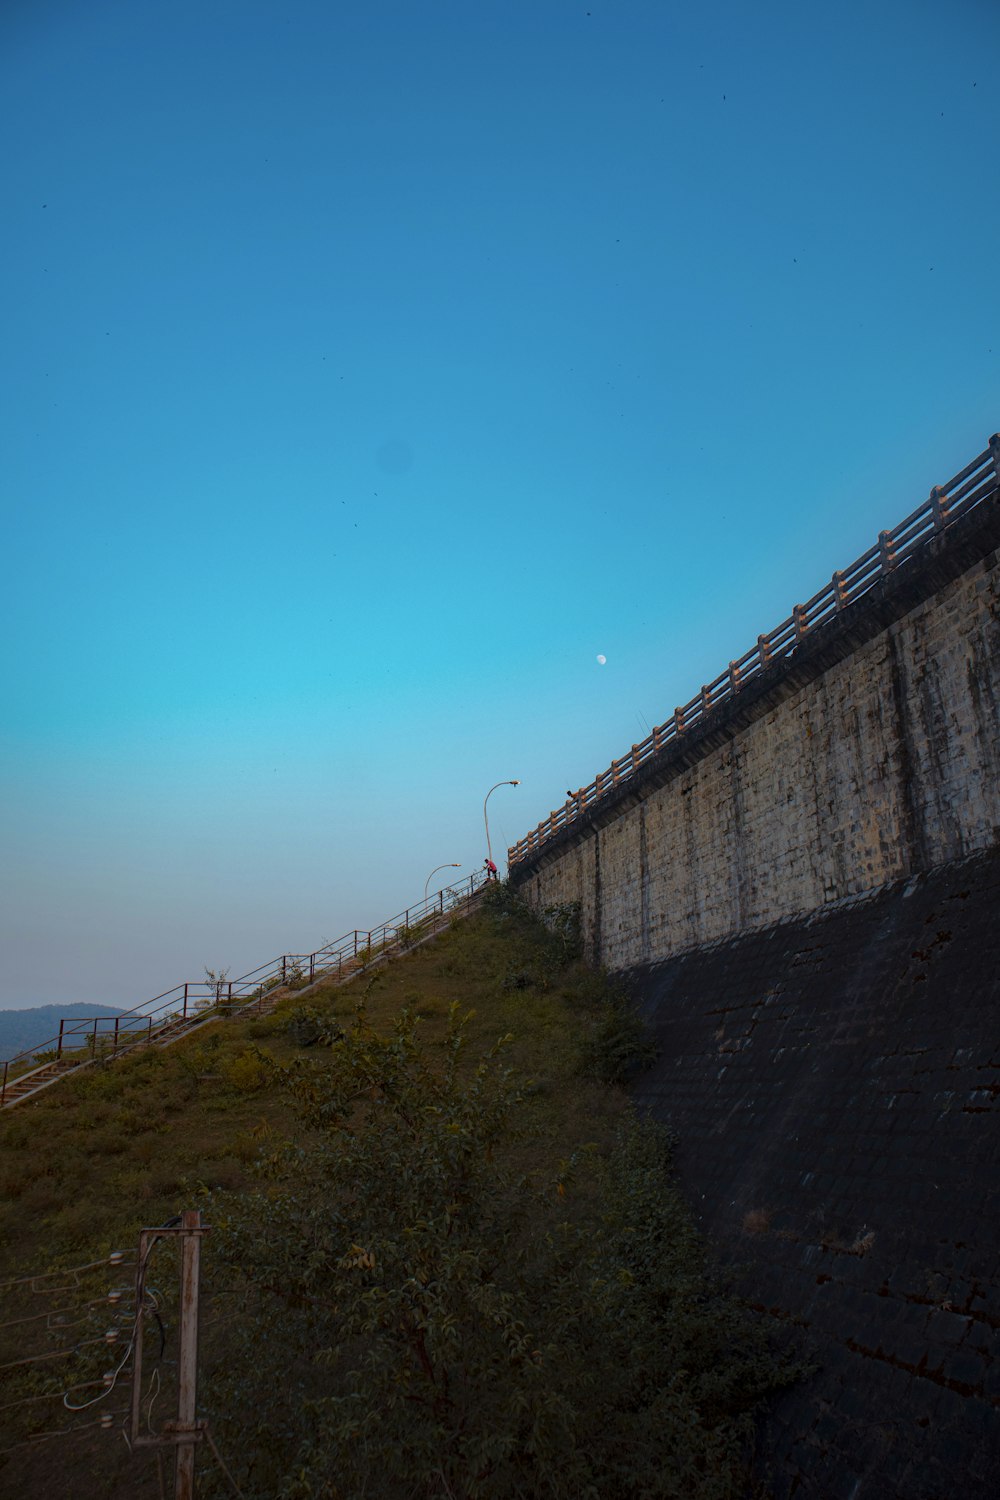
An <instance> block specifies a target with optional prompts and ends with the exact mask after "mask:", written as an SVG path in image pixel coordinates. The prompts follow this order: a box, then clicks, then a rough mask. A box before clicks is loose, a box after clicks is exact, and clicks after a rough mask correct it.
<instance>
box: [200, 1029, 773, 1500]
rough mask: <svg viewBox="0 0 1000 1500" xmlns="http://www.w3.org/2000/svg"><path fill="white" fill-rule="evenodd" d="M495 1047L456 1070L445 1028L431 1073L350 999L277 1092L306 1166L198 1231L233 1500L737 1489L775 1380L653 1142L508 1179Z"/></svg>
mask: <svg viewBox="0 0 1000 1500" xmlns="http://www.w3.org/2000/svg"><path fill="white" fill-rule="evenodd" d="M509 1040H510V1039H509V1038H504V1039H503V1040H502V1041H501V1042H499V1043H498V1044H497V1045H496V1046H495V1047H494V1048H493V1049H492V1050H491V1051H490V1052H488V1053H487V1054H486V1055H485V1056H484V1057H482V1058H481V1059H480V1060H479V1062H478V1063H477V1064H475V1065H474V1066H473V1065H471V1064H468V1065H467V1064H466V1063H465V1061H464V1052H465V1047H466V1041H465V1034H464V1027H463V1023H462V1021H461V1020H460V1019H459V1017H458V1014H457V1012H456V1010H455V1008H454V1007H453V1008H452V1014H451V1024H450V1028H449V1031H448V1035H447V1040H446V1044H445V1048H444V1063H443V1065H442V1064H441V1062H440V1059H439V1058H438V1057H435V1059H434V1061H433V1062H432V1060H431V1058H430V1056H429V1055H426V1054H425V1053H424V1051H423V1050H422V1049H421V1047H420V1046H419V1045H418V1042H417V1038H416V1033H415V1022H414V1020H413V1019H412V1017H411V1015H410V1014H409V1013H404V1014H403V1015H402V1016H401V1018H400V1019H399V1020H398V1022H397V1023H396V1025H395V1027H394V1029H393V1031H392V1032H391V1033H390V1034H388V1035H381V1034H379V1033H378V1032H376V1031H375V1030H374V1029H373V1028H372V1027H371V1026H370V1025H369V1023H368V1020H367V1015H366V1010H365V1004H364V1001H363V1000H362V1001H361V1002H360V1003H359V1006H358V1010H357V1014H356V1016H355V1021H354V1025H353V1028H352V1030H351V1031H350V1033H349V1034H348V1036H347V1037H346V1038H345V1039H344V1041H343V1042H342V1044H341V1045H340V1046H338V1047H337V1049H336V1050H335V1051H334V1052H333V1053H332V1054H331V1057H330V1060H329V1063H328V1066H326V1067H321V1066H318V1065H317V1063H316V1062H314V1061H313V1060H312V1059H309V1058H299V1059H296V1061H295V1062H294V1063H293V1064H291V1065H290V1066H289V1067H287V1068H284V1069H281V1070H279V1072H280V1076H281V1077H282V1078H283V1080H284V1082H285V1084H286V1086H287V1087H288V1088H289V1090H290V1091H291V1093H292V1095H293V1097H294V1098H295V1100H296V1101H297V1105H298V1108H299V1110H300V1111H301V1113H302V1115H303V1117H304V1121H305V1124H306V1125H307V1126H308V1127H309V1130H310V1134H309V1135H308V1136H306V1137H305V1140H306V1141H307V1142H308V1144H303V1143H302V1142H301V1141H300V1142H299V1143H296V1144H289V1145H287V1146H285V1147H279V1148H278V1149H273V1148H272V1149H270V1154H269V1155H268V1156H267V1159H266V1161H265V1162H264V1163H263V1170H265V1172H266V1174H267V1175H268V1176H269V1178H270V1179H271V1180H270V1181H269V1182H267V1183H266V1185H265V1186H264V1187H263V1188H262V1190H261V1191H260V1192H258V1193H257V1194H254V1195H251V1196H250V1197H249V1198H247V1197H243V1198H240V1199H238V1200H228V1201H226V1200H222V1201H220V1202H218V1203H216V1205H215V1211H214V1214H213V1219H214V1222H215V1224H216V1235H215V1240H216V1246H215V1249H216V1251H217V1252H219V1251H221V1253H222V1255H223V1258H224V1260H225V1262H226V1264H227V1265H228V1267H229V1274H230V1277H231V1280H232V1283H233V1288H234V1289H235V1290H236V1291H238V1292H239V1294H240V1301H241V1303H242V1308H241V1312H240V1313H239V1314H237V1313H236V1310H235V1308H234V1318H235V1322H234V1324H233V1325H232V1326H233V1327H234V1328H235V1330H236V1331H237V1336H239V1337H241V1338H242V1341H243V1352H242V1357H241V1358H239V1359H233V1358H232V1357H231V1358H230V1377H229V1386H228V1389H225V1388H223V1389H218V1388H217V1391H216V1395H217V1399H218V1408H217V1411H216V1412H215V1413H214V1414H213V1423H215V1424H216V1425H217V1426H218V1428H219V1429H221V1436H220V1441H221V1443H222V1446H223V1447H224V1448H225V1449H226V1450H227V1451H228V1452H230V1453H232V1452H235V1451H236V1450H237V1449H239V1450H240V1451H241V1452H242V1453H243V1454H244V1455H245V1458H244V1461H243V1464H242V1466H241V1470H240V1473H239V1483H240V1485H241V1488H242V1489H243V1491H244V1494H245V1495H246V1496H247V1497H248V1500H250V1497H257V1500H263V1497H268V1500H279V1497H280V1500H311V1497H317V1500H319V1497H332V1496H337V1497H338V1500H339V1497H343V1500H349V1497H350V1500H354V1497H358V1500H360V1497H361V1496H367V1497H369V1500H374V1497H385V1500H395V1497H400V1500H402V1497H404V1496H405V1497H420V1500H424V1497H426V1500H431V1497H438V1496H448V1495H452V1496H462V1497H467V1500H471V1497H474V1496H475V1497H478V1500H508V1497H510V1500H513V1497H515V1496H529V1495H546V1496H551V1497H553V1500H560V1497H565V1500H584V1497H591V1500H597V1497H611V1496H614V1497H616V1500H619V1497H621V1500H629V1497H636V1500H638V1497H639V1496H642V1497H654V1496H655V1497H677V1500H680V1497H684V1500H694V1497H703V1500H726V1497H733V1496H736V1495H737V1494H738V1493H739V1492H740V1489H741V1486H742V1480H743V1477H744V1476H743V1473H742V1465H741V1451H742V1445H743V1443H744V1441H745V1439H746V1437H747V1435H748V1433H749V1430H750V1421H751V1417H750V1413H751V1411H752V1408H753V1406H754V1403H755V1401H756V1400H757V1398H758V1397H759V1396H760V1395H761V1394H763V1393H764V1392H765V1391H767V1390H769V1389H772V1388H773V1387H774V1385H775V1384H776V1382H777V1380H778V1379H779V1372H778V1371H777V1370H776V1367H775V1366H774V1365H773V1363H772V1362H771V1361H770V1359H769V1357H768V1355H767V1354H766V1351H765V1350H764V1347H763V1345H762V1343H761V1341H760V1339H759V1338H758V1337H757V1336H756V1335H754V1334H753V1332H752V1331H751V1330H749V1329H748V1328H747V1326H745V1324H744V1323H743V1320H742V1316H741V1314H740V1313H739V1312H738V1311H737V1309H736V1308H735V1306H734V1305H732V1304H730V1303H728V1302H726V1301H725V1300H724V1299H723V1298H721V1297H720V1296H719V1295H718V1294H717V1293H716V1292H714V1291H713V1289H712V1288H711V1286H710V1285H709V1284H708V1283H707V1282H706V1280H705V1279H704V1277H703V1275H702V1271H701V1258H700V1251H699V1248H698V1244H697V1241H696V1237H695V1235H694V1233H693V1231H692V1229H691V1226H690V1223H689V1221H688V1219H687V1217H686V1214H685V1212H684V1209H683V1207H682V1204H681V1202H680V1199H679V1197H678V1195H677V1192H676V1191H675V1189H674V1188H673V1186H672V1185H671V1182H670V1179H669V1176H668V1175H667V1156H666V1143H665V1138H664V1137H663V1135H662V1133H661V1132H659V1131H658V1130H656V1129H655V1128H654V1127H652V1126H645V1125H642V1126H640V1125H637V1124H633V1125H632V1126H630V1127H629V1128H628V1129H627V1130H626V1131H625V1132H624V1133H623V1134H622V1136H621V1139H620V1141H619V1143H618V1146H617V1148H616V1150H615V1152H614V1153H613V1156H612V1158H611V1159H610V1160H609V1161H607V1162H606V1163H601V1162H600V1161H594V1160H592V1158H591V1157H590V1156H589V1155H587V1154H584V1156H583V1157H581V1159H580V1161H578V1162H568V1163H565V1164H564V1165H563V1167H562V1169H561V1170H560V1171H559V1173H558V1175H557V1177H556V1178H555V1180H552V1181H544V1182H541V1183H537V1182H536V1183H530V1182H528V1181H527V1180H525V1179H523V1178H519V1177H517V1176H515V1175H513V1174H512V1173H511V1172H510V1171H509V1170H508V1169H507V1168H506V1167H505V1166H504V1165H503V1160H504V1146H505V1143H506V1142H508V1141H509V1139H510V1138H511V1136H512V1134H514V1133H515V1132H516V1131H517V1130H518V1129H520V1128H523V1112H522V1110H521V1092H520V1090H519V1088H518V1086H517V1083H516V1081H515V1080H514V1078H513V1077H512V1075H511V1073H510V1071H509V1069H508V1068H507V1067H506V1065H505V1062H504V1057H505V1053H506V1050H507V1044H508V1042H509ZM265 1149H268V1147H265ZM583 1179H586V1181H584V1180H583ZM578 1186H579V1188H580V1189H585V1190H581V1191H578ZM595 1194H596V1198H597V1204H598V1208H597V1211H596V1212H595V1211H594V1209H593V1207H590V1208H586V1207H584V1205H587V1204H593V1201H594V1198H595ZM230 1412H233V1413H238V1418H236V1419H230V1418H229V1417H228V1416H227V1413H230ZM251 1414H252V1415H251ZM205 1483H206V1486H207V1487H208V1488H209V1490H210V1492H212V1493H218V1494H222V1493H223V1492H224V1491H223V1490H222V1489H221V1488H217V1489H216V1490H214V1491H212V1490H211V1486H212V1485H213V1484H215V1485H218V1484H219V1481H218V1480H217V1479H213V1478H212V1476H211V1474H210V1473H209V1472H207V1471H206V1474H205Z"/></svg>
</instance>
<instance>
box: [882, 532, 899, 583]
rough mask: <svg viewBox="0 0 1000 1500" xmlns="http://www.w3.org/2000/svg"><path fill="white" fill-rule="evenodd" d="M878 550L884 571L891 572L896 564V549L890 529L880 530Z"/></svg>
mask: <svg viewBox="0 0 1000 1500" xmlns="http://www.w3.org/2000/svg"><path fill="white" fill-rule="evenodd" d="M878 551H879V557H880V559H881V563H882V572H883V573H891V572H892V570H893V568H894V567H895V566H896V549H895V548H894V547H893V545H892V537H891V536H890V534H889V532H888V531H880V532H879V534H878Z"/></svg>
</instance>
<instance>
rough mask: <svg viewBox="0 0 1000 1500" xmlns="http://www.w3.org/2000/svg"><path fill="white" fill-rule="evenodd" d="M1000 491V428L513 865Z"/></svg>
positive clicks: (580, 796)
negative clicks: (980, 449)
mask: <svg viewBox="0 0 1000 1500" xmlns="http://www.w3.org/2000/svg"><path fill="white" fill-rule="evenodd" d="M998 490H1000V434H994V436H993V437H991V438H990V441H989V447H988V448H986V449H985V451H984V452H982V453H980V454H979V456H978V457H977V458H974V459H973V460H972V462H971V463H970V464H966V466H965V468H964V469H963V470H962V471H961V473H959V474H956V475H955V477H954V478H953V479H950V480H949V481H948V483H947V484H942V485H935V486H934V488H933V489H932V490H931V492H930V496H929V498H928V499H927V500H925V501H924V502H923V504H922V505H919V506H918V507H917V509H916V510H915V511H913V512H912V513H911V514H910V515H908V516H907V517H906V518H905V520H902V521H900V523H899V525H898V526H895V527H893V529H892V530H891V531H880V532H879V537H878V541H877V542H876V543H875V545H874V546H872V547H869V548H868V551H867V552H864V553H862V555H861V556H860V557H858V558H856V559H855V560H854V562H852V563H851V565H850V567H848V568H844V569H843V570H841V571H838V572H836V573H834V575H833V577H832V578H831V580H830V582H829V583H827V584H824V586H823V588H821V589H820V590H819V591H818V592H817V593H815V594H813V596H812V598H811V599H807V600H806V602H805V603H804V604H796V605H795V606H794V608H793V610H792V613H791V614H790V615H789V617H788V619H787V620H782V622H781V624H780V625H776V626H775V627H774V629H773V630H771V631H769V632H768V634H767V635H759V636H758V637H757V642H756V645H754V646H751V647H750V650H749V651H745V652H744V653H743V655H742V656H741V657H739V658H738V659H737V660H736V661H731V662H730V663H729V666H728V667H727V668H726V670H725V671H724V672H720V673H719V675H718V677H716V678H715V679H714V681H712V682H709V683H706V684H705V686H704V687H702V688H701V690H700V691H699V692H698V693H696V694H695V696H694V697H693V698H692V699H691V701H690V702H689V703H684V704H682V705H680V706H679V707H678V708H675V709H674V712H673V714H672V715H671V716H670V718H669V719H667V721H666V723H664V724H658V725H657V726H656V728H655V729H653V730H652V732H651V733H650V735H649V737H648V738H647V739H645V740H642V741H641V743H639V744H637V745H633V746H632V748H631V750H630V751H629V753H628V754H627V755H623V756H622V757H621V759H620V760H613V761H612V762H611V765H610V766H609V767H608V769H607V770H606V771H600V772H599V773H598V774H597V776H596V777H595V778H594V780H593V781H592V782H591V783H590V785H589V786H585V787H581V788H580V789H579V791H577V792H574V793H571V794H570V796H569V797H568V798H567V800H566V802H565V803H564V804H563V805H562V807H558V808H556V809H555V810H554V811H553V812H551V813H550V814H549V816H548V817H547V818H544V819H543V820H542V822H541V823H539V824H538V826H537V827H536V828H534V829H532V831H531V832H530V833H528V834H526V835H525V836H524V838H523V839H519V840H518V841H517V843H516V844H514V845H513V846H512V847H511V848H510V849H508V851H507V863H508V868H509V869H511V870H513V869H514V868H515V867H516V866H517V865H518V864H519V863H520V862H521V861H522V860H525V859H528V858H529V857H530V856H531V855H533V854H535V853H537V852H538V850H539V849H541V848H542V846H543V845H544V844H546V843H547V842H548V841H549V839H551V838H553V837H554V836H555V835H556V834H557V833H560V832H561V831H562V830H563V829H564V828H568V827H570V825H571V824H573V823H575V822H576V821H577V819H579V818H581V817H583V815H584V814H585V813H586V812H587V811H588V810H589V809H590V808H592V807H593V806H594V804H595V803H597V802H599V801H600V800H601V798H602V797H605V796H607V795H608V794H609V793H610V792H613V791H614V790H615V789H616V788H617V787H618V786H620V785H621V784H622V783H623V782H625V781H628V780H629V779H630V778H631V777H633V776H635V775H636V773H637V772H638V771H639V770H640V769H641V767H642V766H643V765H645V763H646V762H647V761H649V760H650V759H651V758H652V757H653V756H655V755H657V754H659V752H660V751H661V750H663V749H664V748H665V747H666V746H667V745H670V744H672V743H673V742H675V741H676V740H678V739H680V738H681V737H682V736H685V735H688V734H690V733H691V731H692V730H694V729H696V728H697V726H698V724H699V723H700V722H701V720H702V719H704V718H705V716H706V715H707V714H708V713H709V711H710V710H712V709H715V708H718V706H719V705H720V704H722V703H726V702H727V701H728V700H730V699H732V698H734V697H735V696H736V694H738V693H739V692H740V691H741V690H742V689H743V688H744V687H745V686H746V684H747V683H748V682H752V681H753V679H754V678H755V677H758V676H759V675H760V674H761V673H762V672H764V671H766V670H767V668H768V667H770V666H773V665H774V663H775V662H777V661H780V660H781V659H782V658H783V657H786V656H790V655H791V654H792V652H793V651H794V650H795V649H796V647H797V646H799V645H800V644H801V643H802V641H803V640H804V639H805V637H806V636H807V635H808V634H809V632H810V631H812V630H815V629H816V627H817V626H819V625H822V624H824V623H825V622H826V621H827V620H830V619H832V618H833V617H835V616H836V615H837V614H839V613H840V612H841V611H842V610H844V609H846V608H847V606H848V605H849V604H853V603H854V602H855V600H857V599H860V598H862V596H863V595H864V594H866V593H867V592H868V591H869V589H871V588H873V587H874V586H875V584H877V583H878V582H879V581H880V579H882V578H884V577H885V576H886V574H888V573H891V572H893V571H894V570H895V569H896V568H898V567H900V566H901V565H903V564H905V563H906V562H907V561H908V560H909V559H910V558H911V557H913V556H915V555H916V554H918V553H919V552H920V551H921V549H922V548H924V547H925V546H926V545H927V543H928V542H929V541H931V540H932V538H934V537H935V536H938V535H939V534H940V533H941V532H942V531H944V530H946V529H947V527H949V526H951V525H952V524H953V523H954V522H955V521H957V520H959V519H960V518H961V517H962V516H965V515H967V514H968V513H969V511H971V510H973V509H974V508H975V506H977V505H979V504H981V503H982V502H983V501H984V500H987V499H988V498H989V497H990V496H991V495H994V494H996V493H997V491H998Z"/></svg>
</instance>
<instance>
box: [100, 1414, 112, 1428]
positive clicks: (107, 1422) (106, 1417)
mask: <svg viewBox="0 0 1000 1500" xmlns="http://www.w3.org/2000/svg"><path fill="white" fill-rule="evenodd" d="M114 1421H115V1419H114V1415H113V1414H112V1413H111V1412H109V1411H105V1412H102V1413H101V1426H102V1427H103V1428H104V1430H105V1432H107V1430H108V1428H109V1427H113V1426H114Z"/></svg>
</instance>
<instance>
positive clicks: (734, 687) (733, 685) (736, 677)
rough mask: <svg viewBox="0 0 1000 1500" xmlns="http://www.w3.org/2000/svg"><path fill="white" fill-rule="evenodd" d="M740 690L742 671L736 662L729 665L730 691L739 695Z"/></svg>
mask: <svg viewBox="0 0 1000 1500" xmlns="http://www.w3.org/2000/svg"><path fill="white" fill-rule="evenodd" d="M739 690H740V669H739V667H738V666H737V665H736V663H735V662H734V661H731V662H730V663H729V691H730V692H731V693H738V692H739Z"/></svg>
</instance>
